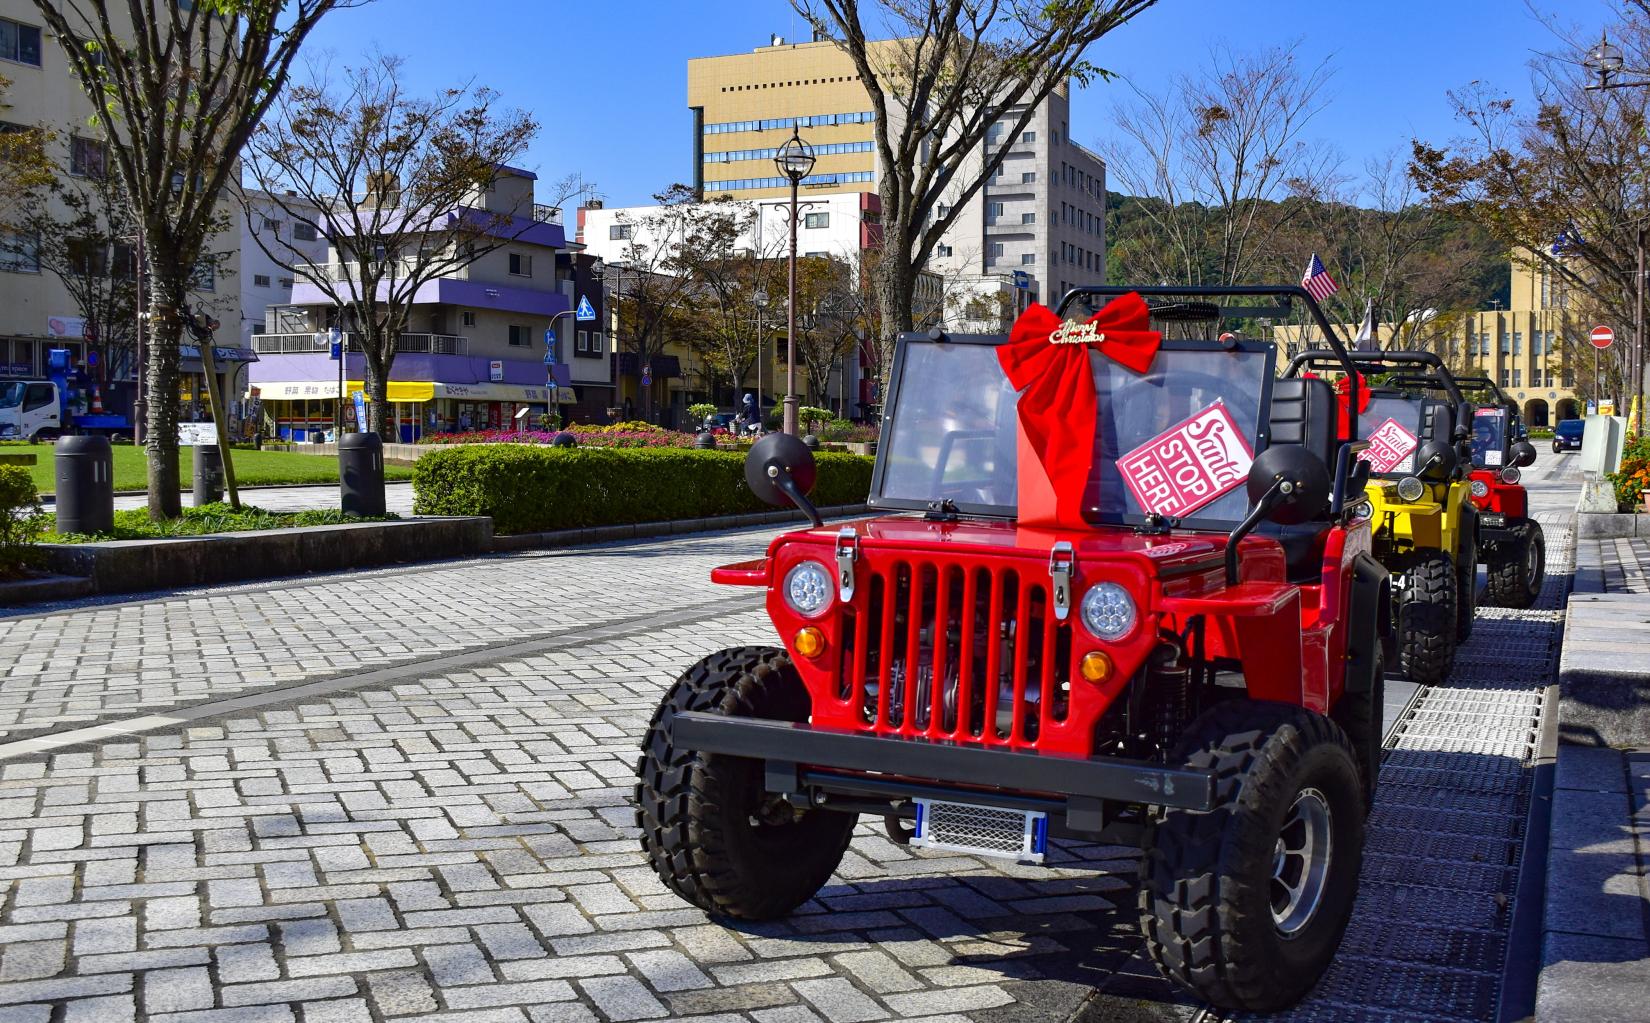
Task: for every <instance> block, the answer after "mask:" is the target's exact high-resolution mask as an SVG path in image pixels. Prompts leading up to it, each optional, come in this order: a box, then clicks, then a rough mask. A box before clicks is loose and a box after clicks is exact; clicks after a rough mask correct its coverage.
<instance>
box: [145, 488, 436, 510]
mask: <svg viewBox="0 0 1650 1023" xmlns="http://www.w3.org/2000/svg"><path fill="white" fill-rule="evenodd" d="M241 501H242V503H244V504H252V505H257V506H258V507H259V508H262V509H264V510H265V511H274V512H294V511H309V510H310V509H312V508H336V507H338V488H337V486H326V487H251V488H248V489H244V490H242V491H241ZM147 502H148V498H147V497H145V496H144V495H142V494H121V495H118V496H117V497H116V498H115V507H116V508H146V507H148V503H147ZM183 503H184V504H186V505H192V504H194V503H195V501H194V498H193V496H192V495H190V494H188V493H185V494H184V495H183ZM384 505H385V508H386V510H387V511H389V512H391V513H392V514H395V515H411V514H412V506H413V492H412V484H411V483H386V484H384Z"/></svg>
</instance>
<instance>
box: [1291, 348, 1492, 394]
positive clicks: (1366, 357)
mask: <svg viewBox="0 0 1650 1023" xmlns="http://www.w3.org/2000/svg"><path fill="white" fill-rule="evenodd" d="M1337 355H1338V356H1339V357H1340V358H1339V360H1338V361H1340V362H1341V363H1342V365H1343V368H1344V366H1345V365H1347V364H1350V365H1353V366H1356V367H1358V368H1361V369H1366V370H1374V371H1377V372H1378V371H1380V370H1381V369H1382V368H1383V367H1387V366H1396V367H1403V366H1412V367H1425V368H1426V369H1428V370H1430V371H1431V372H1430V373H1409V374H1400V376H1404V377H1408V378H1409V380H1410V381H1411V382H1419V381H1422V380H1425V381H1426V382H1427V384H1428V386H1431V387H1437V388H1439V389H1440V390H1442V391H1443V392H1444V395H1445V396H1446V397H1447V398H1448V399H1449V402H1450V404H1451V405H1454V406H1456V407H1457V408H1459V407H1460V406H1461V405H1462V404H1463V403H1465V401H1466V399H1465V398H1463V397H1461V388H1460V387H1459V386H1457V385H1456V382H1455V375H1454V374H1452V373H1451V372H1450V371H1449V367H1448V366H1446V365H1444V362H1443V360H1442V359H1440V358H1438V356H1436V355H1434V354H1433V353H1431V352H1365V351H1358V352H1352V353H1351V354H1350V355H1347V354H1346V353H1345V352H1330V351H1325V350H1324V349H1322V348H1313V349H1310V350H1308V351H1304V352H1302V353H1300V354H1299V355H1297V356H1295V357H1294V358H1293V359H1290V360H1289V365H1288V366H1287V367H1285V368H1284V371H1283V375H1284V376H1286V377H1293V376H1299V375H1300V373H1301V371H1302V370H1304V369H1308V368H1310V367H1313V366H1327V365H1329V364H1330V361H1331V358H1332V357H1334V356H1337ZM1356 387H1357V380H1356V378H1355V377H1354V379H1353V381H1352V383H1351V384H1350V385H1349V390H1350V389H1353V388H1356ZM1349 404H1350V405H1351V406H1352V408H1357V402H1356V400H1355V399H1352V400H1349Z"/></svg>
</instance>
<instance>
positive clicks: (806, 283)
mask: <svg viewBox="0 0 1650 1023" xmlns="http://www.w3.org/2000/svg"><path fill="white" fill-rule="evenodd" d="M855 276H856V274H855V269H854V267H853V265H852V264H850V263H849V262H848V261H847V260H843V259H838V258H837V257H835V256H829V255H827V256H808V257H805V258H802V259H799V260H797V268H796V304H797V313H798V315H797V321H796V357H797V361H798V362H799V363H800V364H801V365H800V366H799V367H798V368H800V369H802V370H804V371H805V373H806V375H807V381H808V397H809V398H810V399H811V400H812V401H813V403H814V404H815V405H816V406H819V407H821V408H823V407H826V406H827V404H828V401H829V395H830V393H831V374H832V373H835V372H838V371H839V370H840V369H841V367H842V364H843V361H844V360H845V359H847V358H848V357H849V356H851V355H853V354H854V352H856V351H857V350H858V349H859V344H860V336H859V326H860V323H859V317H858V316H857V315H856V311H857V310H856V308H855V296H854V291H855Z"/></svg>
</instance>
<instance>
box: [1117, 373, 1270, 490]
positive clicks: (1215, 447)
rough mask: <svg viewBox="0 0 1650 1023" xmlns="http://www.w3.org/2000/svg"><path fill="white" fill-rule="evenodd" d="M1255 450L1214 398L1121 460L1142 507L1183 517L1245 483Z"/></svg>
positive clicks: (1120, 467) (1121, 468) (1126, 480)
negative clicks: (1206, 406) (1202, 408)
mask: <svg viewBox="0 0 1650 1023" xmlns="http://www.w3.org/2000/svg"><path fill="white" fill-rule="evenodd" d="M1254 460H1255V453H1254V450H1253V449H1251V448H1250V446H1249V441H1248V440H1247V438H1245V437H1244V436H1243V431H1242V430H1241V429H1239V427H1238V425H1237V423H1236V422H1235V421H1234V420H1233V419H1232V415H1231V413H1230V412H1227V411H1226V406H1225V404H1224V403H1222V402H1219V401H1216V402H1215V403H1214V404H1212V405H1210V406H1209V407H1208V408H1206V409H1204V410H1203V411H1201V412H1199V413H1197V414H1196V415H1194V416H1192V417H1191V418H1190V419H1187V420H1185V421H1184V422H1181V423H1178V424H1176V425H1174V426H1171V427H1169V428H1168V429H1167V430H1165V431H1163V432H1162V433H1160V434H1158V435H1157V436H1156V437H1153V438H1152V439H1151V440H1149V441H1147V442H1146V443H1144V444H1142V445H1140V446H1139V447H1137V448H1135V449H1134V450H1133V451H1130V452H1128V453H1127V454H1125V455H1123V456H1122V457H1120V458H1118V460H1117V469H1118V471H1119V472H1121V473H1122V474H1123V482H1124V483H1125V484H1126V485H1127V486H1128V488H1129V492H1130V493H1131V494H1133V495H1134V499H1135V501H1136V502H1138V503H1139V505H1140V508H1141V510H1142V511H1144V512H1148V513H1155V514H1158V515H1166V516H1168V517H1170V518H1183V517H1185V516H1186V515H1188V514H1190V513H1191V512H1194V511H1196V510H1197V509H1199V508H1202V507H1203V506H1204V505H1206V504H1208V503H1209V502H1211V501H1213V500H1215V499H1216V498H1218V497H1220V496H1221V495H1222V494H1225V493H1227V492H1228V491H1230V490H1232V489H1233V488H1235V487H1238V486H1241V485H1242V484H1243V483H1244V481H1245V480H1247V479H1248V477H1249V466H1250V465H1251V464H1253V462H1254Z"/></svg>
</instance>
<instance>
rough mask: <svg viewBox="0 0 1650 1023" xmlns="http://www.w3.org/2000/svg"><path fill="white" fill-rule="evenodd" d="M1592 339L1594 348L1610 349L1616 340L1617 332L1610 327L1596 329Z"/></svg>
mask: <svg viewBox="0 0 1650 1023" xmlns="http://www.w3.org/2000/svg"><path fill="white" fill-rule="evenodd" d="M1592 338H1593V347H1594V348H1608V347H1610V342H1612V341H1614V340H1615V339H1616V332H1615V331H1613V330H1611V329H1610V328H1609V327H1594V328H1593V335H1592Z"/></svg>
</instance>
